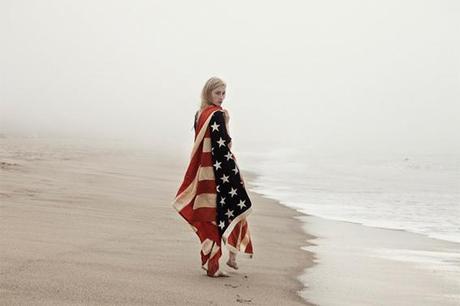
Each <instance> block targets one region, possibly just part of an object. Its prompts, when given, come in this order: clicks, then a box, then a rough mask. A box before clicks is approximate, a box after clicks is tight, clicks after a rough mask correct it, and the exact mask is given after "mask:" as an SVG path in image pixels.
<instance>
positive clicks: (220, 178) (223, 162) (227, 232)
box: [173, 105, 253, 276]
mask: <svg viewBox="0 0 460 306" xmlns="http://www.w3.org/2000/svg"><path fill="white" fill-rule="evenodd" d="M230 143H231V137H230V136H229V134H228V131H227V126H226V123H225V118H224V111H223V109H222V107H220V106H215V105H210V106H208V107H206V108H205V109H204V110H203V111H202V112H201V115H200V117H199V118H198V123H197V124H196V126H195V142H194V145H193V149H192V154H191V158H190V162H189V165H188V167H187V171H186V173H185V177H184V180H183V182H182V184H181V186H180V187H179V190H178V192H177V194H176V198H175V200H174V203H173V206H174V208H176V209H177V211H178V212H179V213H180V215H181V216H182V217H184V219H185V220H186V221H187V222H188V223H189V224H190V225H191V226H192V228H193V230H194V231H195V232H196V233H197V235H198V237H199V239H200V241H201V261H202V267H203V269H205V270H206V271H207V274H208V275H210V276H216V275H218V274H219V273H220V271H221V270H220V268H219V259H220V257H221V255H222V247H221V241H223V242H224V244H225V245H226V246H227V248H228V249H230V250H231V251H232V252H235V253H238V252H239V253H242V254H247V255H249V256H250V257H252V254H253V248H252V241H251V236H250V233H249V227H248V222H247V220H246V217H247V216H248V215H249V214H250V212H251V200H250V199H249V196H248V194H247V192H246V189H245V184H244V181H243V178H242V176H241V173H240V171H239V168H238V165H237V162H236V158H235V156H234V154H233V153H232V152H231V150H230Z"/></svg>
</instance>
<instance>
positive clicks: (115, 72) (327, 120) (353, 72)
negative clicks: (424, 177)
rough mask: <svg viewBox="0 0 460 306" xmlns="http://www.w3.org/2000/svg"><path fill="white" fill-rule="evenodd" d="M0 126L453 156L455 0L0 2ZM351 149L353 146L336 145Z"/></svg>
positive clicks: (457, 73)
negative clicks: (201, 118) (208, 112)
mask: <svg viewBox="0 0 460 306" xmlns="http://www.w3.org/2000/svg"><path fill="white" fill-rule="evenodd" d="M0 37H1V40H0V43H1V48H0V132H1V133H3V134H7V135H8V134H16V133H21V134H25V135H31V136H41V135H48V134H52V135H72V136H79V135H82V136H101V137H119V138H126V139H132V140H135V141H139V142H143V143H147V144H152V145H156V146H158V147H164V148H168V149H169V148H171V147H172V146H178V147H179V148H180V149H181V150H187V151H189V149H190V145H191V142H192V140H193V132H192V130H191V127H192V124H193V115H194V112H195V110H196V109H197V107H198V105H199V103H200V99H199V95H200V91H201V88H202V86H203V84H204V82H205V81H206V80H207V79H208V78H209V77H211V76H219V77H221V78H223V79H224V80H225V81H226V82H227V83H228V89H227V91H228V95H227V99H226V101H225V102H224V105H223V106H224V107H226V108H228V110H229V112H230V116H231V122H230V130H231V133H232V137H233V138H234V143H235V147H236V148H237V149H238V150H241V151H246V150H255V151H257V150H262V148H267V147H270V146H277V147H280V146H282V147H302V148H305V150H311V151H315V152H326V151H331V150H335V151H341V150H345V149H346V150H356V151H360V150H363V149H369V148H374V149H378V150H389V151H402V152H405V151H411V152H421V153H424V152H440V153H449V152H450V153H452V152H455V153H459V154H460V136H459V135H460V133H459V131H460V1H456V0H451V1H448V0H436V1H424V0H418V1H404V0H397V1H393V0H387V1H368V0H363V1H356V0H352V1H343V0H341V1H339V0H330V1H307V0H303V1H300V0H299V1H293V0H284V1H243V0H234V1H216V0H206V1H152V0H149V1H147V0H137V1H121V0H105V1H102V0H90V1H89V0H79V1H66V0H54V1H52V0H42V1H31V0H29V1H20V0H14V1H13V0H2V1H0ZM350 148H351V149H350Z"/></svg>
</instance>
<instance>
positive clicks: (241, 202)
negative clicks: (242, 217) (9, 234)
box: [236, 200, 246, 209]
mask: <svg viewBox="0 0 460 306" xmlns="http://www.w3.org/2000/svg"><path fill="white" fill-rule="evenodd" d="M245 202H246V201H243V200H240V203H238V204H236V205H238V206H239V207H240V209H243V207H246V205H245V204H244V203H245Z"/></svg>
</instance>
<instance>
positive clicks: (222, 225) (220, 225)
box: [219, 221, 225, 229]
mask: <svg viewBox="0 0 460 306" xmlns="http://www.w3.org/2000/svg"><path fill="white" fill-rule="evenodd" d="M219 227H220V228H221V229H223V228H224V227H225V222H224V221H220V222H219Z"/></svg>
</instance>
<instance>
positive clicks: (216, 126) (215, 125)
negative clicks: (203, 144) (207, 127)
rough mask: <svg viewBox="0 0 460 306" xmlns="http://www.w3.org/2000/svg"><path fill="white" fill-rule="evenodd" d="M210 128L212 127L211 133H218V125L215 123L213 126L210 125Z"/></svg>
mask: <svg viewBox="0 0 460 306" xmlns="http://www.w3.org/2000/svg"><path fill="white" fill-rule="evenodd" d="M211 127H212V131H213V132H214V131H218V132H219V124H217V122H214V124H213V125H211Z"/></svg>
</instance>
